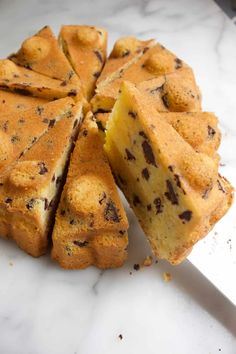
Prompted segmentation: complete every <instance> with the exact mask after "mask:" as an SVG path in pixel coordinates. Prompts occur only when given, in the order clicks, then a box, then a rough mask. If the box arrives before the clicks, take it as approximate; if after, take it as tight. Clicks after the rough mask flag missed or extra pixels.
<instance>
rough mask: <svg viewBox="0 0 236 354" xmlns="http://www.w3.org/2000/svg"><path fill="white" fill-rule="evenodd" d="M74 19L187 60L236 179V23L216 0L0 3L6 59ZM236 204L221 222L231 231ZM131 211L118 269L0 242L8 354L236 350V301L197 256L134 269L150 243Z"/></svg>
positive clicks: (0, 331)
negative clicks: (75, 267)
mask: <svg viewBox="0 0 236 354" xmlns="http://www.w3.org/2000/svg"><path fill="white" fill-rule="evenodd" d="M67 23H68V24H71V23H74V24H77V23H78V24H81V23H83V24H96V25H101V26H104V27H105V28H107V29H108V31H109V44H110V47H111V44H112V43H113V41H114V40H115V39H117V38H118V37H119V36H122V35H137V36H138V37H139V38H150V37H154V38H156V39H157V40H158V41H160V42H161V43H162V44H164V45H165V46H167V47H168V48H170V49H171V50H172V51H174V52H176V53H177V54H178V56H179V57H182V58H183V59H184V60H185V61H186V62H188V63H189V64H190V65H191V66H192V67H193V68H194V71H195V73H196V76H197V81H198V84H199V85H200V87H201V90H202V94H203V107H204V109H205V110H209V111H214V112H216V114H217V116H218V117H219V118H220V123H221V128H222V131H223V142H222V145H221V149H220V152H221V155H222V162H223V164H225V166H224V167H222V171H223V172H224V174H225V175H226V176H227V177H228V178H229V179H230V180H231V182H232V183H233V184H234V185H235V186H236V157H235V151H236V93H235V92H236V28H235V27H234V26H233V24H232V23H231V22H230V20H229V19H228V18H227V17H226V15H224V14H223V12H222V11H221V10H220V9H219V7H218V6H217V5H216V4H215V3H214V2H213V1H212V0H198V1H194V0H177V1H174V0H167V1H166V0H153V1H151V0H137V1H134V0H116V1H109V0H100V1H95V0H87V1H78V0H77V1H76V0H67V1H64V0H63V1H62V0H59V1H52V0H31V1H30V0H21V1H17V0H11V1H8V0H1V1H0V37H1V40H0V56H1V57H4V56H6V55H8V54H9V53H11V52H13V51H14V50H15V49H17V48H18V47H19V44H20V43H21V41H22V40H23V39H24V38H25V37H26V36H28V35H31V34H33V33H34V32H36V31H37V30H38V29H39V28H40V27H42V26H44V25H45V24H50V25H51V26H52V27H53V29H55V30H56V31H57V30H58V29H59V27H60V24H67ZM234 119H235V120H234ZM235 211H236V209H235V207H234V209H232V210H231V212H230V213H229V215H227V216H226V217H225V218H224V220H223V221H222V224H221V230H222V232H223V233H227V234H229V235H230V237H233V236H234V233H235V228H236V221H235V218H234V217H233V215H235ZM128 216H129V220H130V224H131V228H130V246H129V258H128V261H127V262H126V264H125V266H124V267H122V268H121V269H117V270H108V271H100V270H98V269H95V268H90V269H87V270H83V271H65V270H62V269H60V268H59V267H58V266H57V264H55V263H53V262H52V261H51V260H50V258H49V256H45V257H42V258H40V259H33V258H31V257H29V256H27V255H25V254H24V253H23V252H21V251H20V250H18V249H17V248H16V246H15V245H14V244H13V243H11V242H9V241H4V240H0V354H75V353H76V354H94V353H96V354H116V353H117V354H118V353H121V354H126V353H127V354H131V353H135V354H141V353H142V354H143V353H148V354H157V353H158V354H217V353H222V354H223V353H224V354H236V309H235V307H234V306H233V305H232V304H231V303H230V302H229V301H228V300H227V299H225V298H224V296H223V295H222V294H220V293H219V292H218V291H217V290H216V289H215V288H214V287H213V286H212V285H211V284H210V283H209V282H208V281H207V280H206V279H205V278H204V277H203V276H202V275H201V274H200V272H198V271H197V270H196V269H195V268H194V267H193V266H192V265H191V264H190V262H189V261H186V262H184V263H183V264H182V265H180V266H178V267H171V266H169V265H168V264H166V263H165V262H159V263H157V264H154V265H153V266H151V267H145V268H143V269H141V270H139V271H135V270H134V269H133V265H134V264H135V263H140V262H142V260H143V259H144V257H145V256H146V255H149V254H150V250H149V247H148V245H147V243H146V242H145V239H144V237H143V234H142V232H141V231H140V229H139V226H138V225H137V222H136V221H135V218H134V216H133V214H132V213H131V211H129V210H128ZM222 225H223V226H222ZM220 236H221V235H220V234H219V235H218V237H220ZM222 262H223V260H222ZM166 271H168V272H171V274H172V281H170V282H164V280H163V273H164V272H166ZM226 276H231V277H232V287H233V286H236V282H235V274H226ZM120 335H121V336H120Z"/></svg>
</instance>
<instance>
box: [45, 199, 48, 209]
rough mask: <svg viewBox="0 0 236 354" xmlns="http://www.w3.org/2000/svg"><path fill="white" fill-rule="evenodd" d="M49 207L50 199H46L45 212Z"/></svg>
mask: <svg viewBox="0 0 236 354" xmlns="http://www.w3.org/2000/svg"><path fill="white" fill-rule="evenodd" d="M48 207H49V203H48V199H47V198H44V210H47V209H48Z"/></svg>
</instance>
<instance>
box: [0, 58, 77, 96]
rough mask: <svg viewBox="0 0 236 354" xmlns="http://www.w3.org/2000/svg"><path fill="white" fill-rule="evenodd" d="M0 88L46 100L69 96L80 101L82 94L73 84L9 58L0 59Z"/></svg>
mask: <svg viewBox="0 0 236 354" xmlns="http://www.w3.org/2000/svg"><path fill="white" fill-rule="evenodd" d="M0 89H6V90H10V91H13V92H15V93H19V94H22V95H25V96H34V97H41V98H45V99H48V100H55V99H58V98H64V97H67V96H70V97H73V98H74V99H75V100H77V101H80V100H81V95H82V92H81V91H80V90H78V88H77V87H76V86H75V85H72V84H70V83H68V84H67V85H65V84H64V81H61V80H56V79H52V78H50V77H47V76H45V75H42V74H39V73H36V72H34V71H32V70H29V69H26V68H24V67H21V66H18V65H16V64H15V63H13V61H11V60H9V59H1V60H0Z"/></svg>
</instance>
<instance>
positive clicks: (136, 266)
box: [134, 263, 140, 271]
mask: <svg viewBox="0 0 236 354" xmlns="http://www.w3.org/2000/svg"><path fill="white" fill-rule="evenodd" d="M139 269H140V265H139V264H138V263H137V264H134V270H137V271H138V270H139Z"/></svg>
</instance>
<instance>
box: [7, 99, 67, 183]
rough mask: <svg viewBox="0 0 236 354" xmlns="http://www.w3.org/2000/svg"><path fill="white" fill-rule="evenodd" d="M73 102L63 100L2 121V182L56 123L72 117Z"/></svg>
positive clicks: (12, 114) (14, 114) (8, 116)
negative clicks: (10, 167)
mask: <svg viewBox="0 0 236 354" xmlns="http://www.w3.org/2000/svg"><path fill="white" fill-rule="evenodd" d="M73 104H74V102H73V100H72V99H71V98H69V97H68V98H63V99H61V100H57V101H54V102H49V103H46V104H43V105H40V106H37V107H36V108H31V109H29V110H26V111H23V112H15V113H9V114H2V115H1V117H0V179H1V175H2V174H3V172H4V171H5V169H7V168H8V167H9V166H10V165H11V163H12V162H14V161H15V160H16V159H18V158H20V157H21V156H22V155H23V154H24V153H25V151H27V149H29V148H30V147H31V146H32V145H33V144H34V143H35V142H36V141H37V140H38V139H39V138H40V136H42V135H43V134H44V133H45V132H46V131H47V130H49V129H50V128H51V127H52V126H53V125H54V124H55V123H56V121H57V120H59V119H61V117H62V116H63V115H64V114H66V113H69V112H70V111H71V108H72V106H73Z"/></svg>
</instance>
